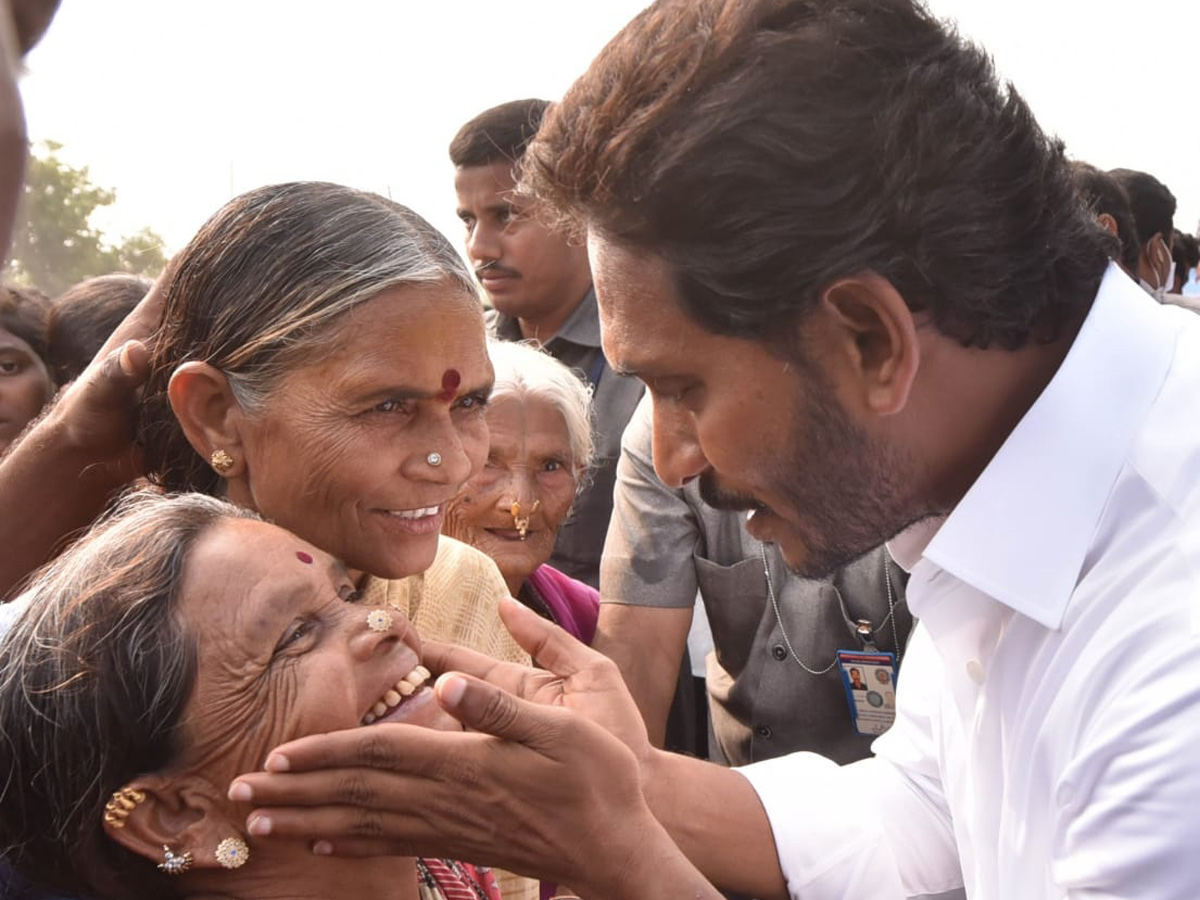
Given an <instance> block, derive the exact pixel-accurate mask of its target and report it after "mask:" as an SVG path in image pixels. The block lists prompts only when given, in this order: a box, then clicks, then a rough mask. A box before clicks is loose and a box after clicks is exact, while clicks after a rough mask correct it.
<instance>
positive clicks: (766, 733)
mask: <svg viewBox="0 0 1200 900" xmlns="http://www.w3.org/2000/svg"><path fill="white" fill-rule="evenodd" d="M754 733H755V734H757V735H758V736H759V737H760V738H769V737H770V736H771V729H770V728H768V727H767V726H766V725H759V726H758V727H757V728H755V729H754Z"/></svg>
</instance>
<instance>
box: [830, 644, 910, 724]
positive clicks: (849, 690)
mask: <svg viewBox="0 0 1200 900" xmlns="http://www.w3.org/2000/svg"><path fill="white" fill-rule="evenodd" d="M837 655H838V669H840V670H841V673H842V684H843V685H844V686H845V688H846V702H847V703H848V704H849V705H850V720H851V721H852V722H853V723H854V730H855V731H857V732H858V733H859V734H871V735H875V734H883V733H884V732H885V731H887V730H888V728H890V727H891V725H892V722H893V721H894V720H895V718H896V654H894V653H881V652H879V651H867V650H839V651H838V654H837Z"/></svg>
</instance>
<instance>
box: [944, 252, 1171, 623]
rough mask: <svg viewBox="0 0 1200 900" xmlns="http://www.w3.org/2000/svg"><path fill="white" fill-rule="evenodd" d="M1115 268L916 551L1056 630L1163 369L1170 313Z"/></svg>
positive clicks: (1168, 357)
mask: <svg viewBox="0 0 1200 900" xmlns="http://www.w3.org/2000/svg"><path fill="white" fill-rule="evenodd" d="M1162 312H1163V311H1162V310H1160V309H1159V308H1158V307H1157V304H1155V303H1154V301H1153V300H1152V299H1151V298H1150V297H1149V296H1148V295H1147V294H1146V293H1145V292H1144V291H1142V290H1141V289H1140V288H1139V287H1138V286H1137V285H1136V284H1134V283H1133V282H1132V281H1131V280H1129V278H1128V277H1127V276H1125V275H1124V274H1123V273H1122V272H1121V271H1120V270H1119V269H1118V268H1117V267H1116V266H1115V265H1111V264H1110V266H1109V268H1108V271H1107V272H1106V273H1105V275H1104V279H1103V281H1102V282H1101V284H1100V291H1099V293H1098V294H1097V295H1096V300H1095V302H1094V303H1093V305H1092V309H1091V311H1090V312H1089V314H1088V316H1087V319H1086V320H1085V321H1084V323H1083V327H1082V328H1081V329H1080V332H1079V334H1078V336H1077V337H1076V338H1075V342H1074V344H1073V345H1072V346H1071V349H1070V350H1069V351H1068V353H1067V356H1066V359H1065V360H1064V361H1063V363H1062V365H1061V366H1060V367H1059V370H1058V371H1057V372H1056V373H1055V375H1054V377H1053V378H1052V379H1051V381H1050V383H1049V385H1047V387H1046V389H1045V390H1044V391H1043V392H1042V395H1041V396H1040V397H1038V399H1037V401H1036V402H1035V403H1034V404H1033V406H1031V407H1030V408H1029V411H1028V412H1027V413H1026V414H1025V416H1024V418H1022V419H1021V421H1020V423H1019V424H1018V425H1017V427H1016V428H1015V429H1014V430H1013V432H1012V433H1011V434H1010V435H1009V436H1008V438H1007V440H1005V442H1004V444H1003V446H1002V447H1001V448H1000V451H999V452H998V453H997V454H996V456H995V457H993V458H992V460H991V462H990V463H988V465H987V467H986V468H985V469H984V471H983V474H982V475H980V476H979V478H978V479H977V480H976V482H975V483H974V484H973V485H972V486H971V488H970V490H968V491H967V493H966V495H965V496H964V497H963V499H962V500H961V501H960V502H959V503H958V505H957V506H956V507H955V508H954V510H953V511H952V512H951V514H950V516H949V518H948V519H947V520H946V522H945V524H944V525H942V527H941V528H940V529H939V530H938V531H937V534H936V535H935V536H934V537H933V539H932V540H931V541H930V542H929V545H928V546H927V547H926V548H925V553H924V555H925V558H926V559H928V560H929V561H930V562H932V563H933V564H934V565H936V566H937V567H939V568H941V569H943V570H945V571H947V572H949V573H950V574H951V575H953V576H954V577H956V578H958V579H959V580H961V581H964V582H966V583H967V584H970V585H971V586H972V587H974V588H976V589H977V590H980V591H982V592H984V593H985V594H987V595H988V596H990V597H992V598H994V599H995V600H997V601H999V602H1000V603H1003V604H1004V605H1006V606H1008V607H1010V608H1012V609H1013V610H1015V611H1016V612H1018V613H1020V614H1022V615H1025V616H1028V617H1029V618H1032V619H1034V620H1036V621H1037V622H1039V623H1040V624H1042V625H1043V626H1045V627H1046V628H1051V629H1057V628H1058V627H1059V626H1060V625H1061V624H1062V620H1063V616H1064V614H1065V612H1066V607H1067V603H1068V601H1069V600H1070V597H1071V594H1072V592H1073V591H1074V589H1075V585H1076V583H1077V581H1078V578H1079V573H1080V571H1081V570H1082V568H1083V562H1084V557H1085V555H1086V554H1087V551H1088V547H1089V545H1090V543H1091V541H1092V537H1093V534H1094V533H1095V530H1096V527H1097V525H1098V524H1099V520H1100V515H1101V513H1102V511H1103V509H1104V506H1105V503H1106V501H1107V499H1108V496H1109V493H1110V491H1111V489H1112V486H1113V483H1114V482H1115V481H1116V478H1117V476H1118V474H1119V473H1120V471H1121V468H1122V466H1123V465H1124V463H1125V457H1126V454H1127V452H1128V451H1129V449H1130V446H1131V445H1132V443H1133V440H1134V437H1135V436H1136V433H1137V430H1138V428H1139V427H1140V425H1141V424H1142V422H1143V420H1144V419H1145V416H1146V414H1147V412H1148V410H1149V408H1150V407H1151V405H1152V404H1153V402H1154V398H1155V396H1156V395H1157V393H1158V391H1159V389H1160V387H1161V386H1162V383H1163V381H1164V379H1165V377H1166V374H1167V370H1168V369H1169V367H1170V363H1171V356H1172V352H1173V347H1174V342H1175V335H1176V332H1177V330H1178V317H1175V316H1170V315H1162V314H1161V313H1162Z"/></svg>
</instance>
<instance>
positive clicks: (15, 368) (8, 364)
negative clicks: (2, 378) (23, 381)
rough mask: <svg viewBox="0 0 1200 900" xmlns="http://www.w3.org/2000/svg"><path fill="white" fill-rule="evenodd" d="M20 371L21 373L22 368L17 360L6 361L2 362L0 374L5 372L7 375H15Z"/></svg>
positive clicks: (0, 363) (0, 362)
mask: <svg viewBox="0 0 1200 900" xmlns="http://www.w3.org/2000/svg"><path fill="white" fill-rule="evenodd" d="M19 371H21V366H20V364H19V363H18V362H16V361H15V360H12V359H6V360H3V361H0V372H3V373H4V374H5V375H15V374H16V373H17V372H19Z"/></svg>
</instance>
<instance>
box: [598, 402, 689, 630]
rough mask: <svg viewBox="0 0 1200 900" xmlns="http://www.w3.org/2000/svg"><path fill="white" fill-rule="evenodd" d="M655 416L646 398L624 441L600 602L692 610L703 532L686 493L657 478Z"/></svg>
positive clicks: (601, 569) (636, 413)
mask: <svg viewBox="0 0 1200 900" xmlns="http://www.w3.org/2000/svg"><path fill="white" fill-rule="evenodd" d="M650 413H651V409H650V398H649V396H645V397H643V398H642V401H641V403H640V404H638V408H637V410H636V411H635V412H634V414H633V417H632V418H631V419H630V421H629V426H628V427H627V428H626V429H625V434H624V436H623V437H622V439H621V458H620V460H619V461H618V462H617V476H616V487H615V489H614V491H613V514H612V519H611V520H610V521H609V525H608V536H607V538H606V539H605V543H604V556H603V557H602V559H601V562H600V596H601V602H603V603H622V604H628V605H632V606H654V607H669V608H676V609H691V608H692V607H693V606H694V605H695V602H696V587H697V586H696V571H695V566H694V565H693V563H692V558H693V554H694V553H695V550H696V541H697V534H698V527H697V523H696V519H695V515H694V513H693V512H692V508H691V507H690V506H689V505H688V503H687V501H686V500H684V498H683V494H682V492H680V491H676V490H672V489H671V488H668V487H667V486H666V485H664V484H663V483H662V482H661V481H660V480H659V478H658V476H657V475H656V474H655V473H654V462H653V458H652V450H651V415H650Z"/></svg>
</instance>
